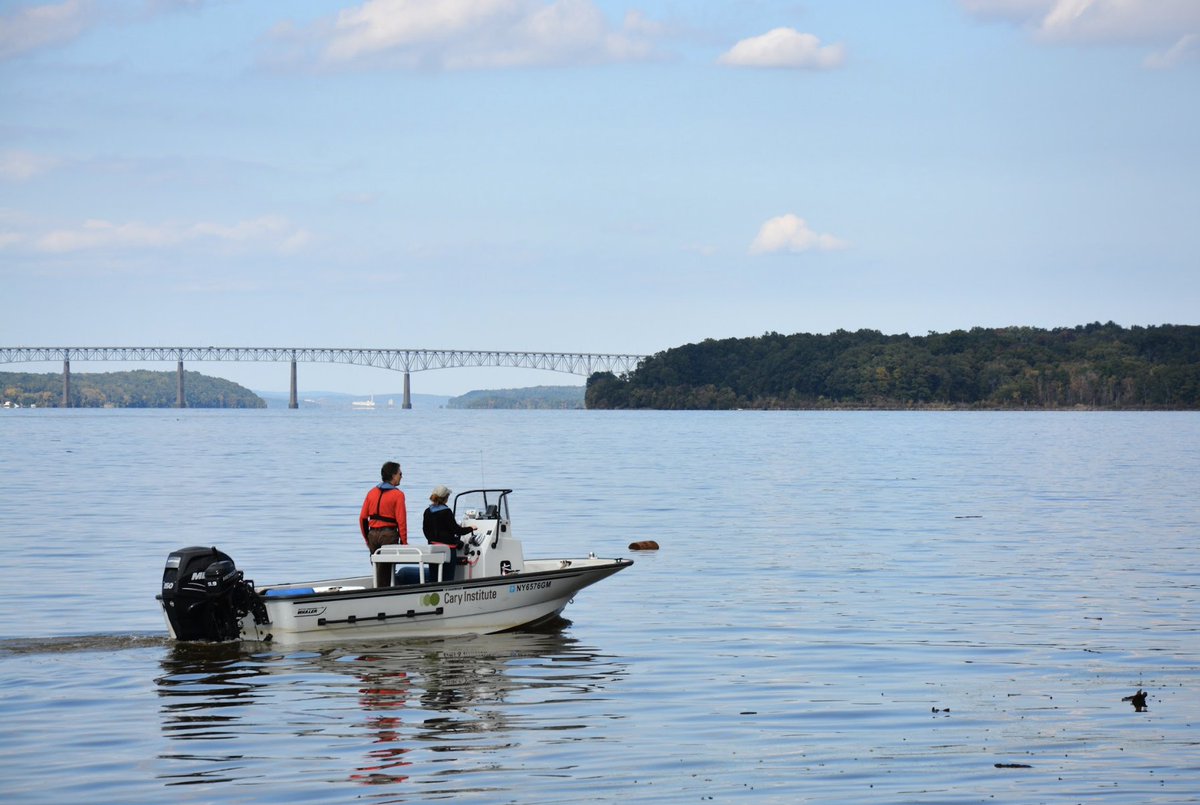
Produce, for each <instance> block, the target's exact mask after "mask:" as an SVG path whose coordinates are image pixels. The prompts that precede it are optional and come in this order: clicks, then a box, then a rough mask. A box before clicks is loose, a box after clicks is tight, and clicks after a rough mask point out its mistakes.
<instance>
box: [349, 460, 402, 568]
mask: <svg viewBox="0 0 1200 805" xmlns="http://www.w3.org/2000/svg"><path fill="white" fill-rule="evenodd" d="M379 475H380V477H381V478H382V480H381V481H380V482H379V484H377V485H376V486H373V487H371V489H370V491H368V492H367V497H366V498H365V499H364V500H363V505H362V511H360V512H359V513H358V527H359V530H361V531H362V535H363V539H364V540H366V542H367V550H369V551H370V552H371V553H375V551H376V550H378V549H379V547H380V546H381V545H395V544H397V543H399V544H400V545H407V544H408V510H407V508H406V506H407V504H406V501H405V500H404V493H403V492H402V491H400V487H399V483H400V478H401V477H402V476H403V475H404V473H402V472H401V471H400V465H399V464H397V463H396V462H395V461H388V462H386V463H385V464H384V465H383V467H381V468H380V470H379Z"/></svg>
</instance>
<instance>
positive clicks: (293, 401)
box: [288, 358, 300, 408]
mask: <svg viewBox="0 0 1200 805" xmlns="http://www.w3.org/2000/svg"><path fill="white" fill-rule="evenodd" d="M299 407H300V401H299V399H297V397H296V359H295V358H292V384H291V393H290V394H289V395H288V408H299Z"/></svg>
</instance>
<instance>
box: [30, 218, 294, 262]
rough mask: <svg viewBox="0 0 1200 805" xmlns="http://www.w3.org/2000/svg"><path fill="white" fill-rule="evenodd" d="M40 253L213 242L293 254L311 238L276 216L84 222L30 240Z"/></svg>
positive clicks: (146, 247)
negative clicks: (234, 219) (154, 222)
mask: <svg viewBox="0 0 1200 805" xmlns="http://www.w3.org/2000/svg"><path fill="white" fill-rule="evenodd" d="M31 240H32V242H33V245H34V248H35V249H36V250H37V251H40V252H48V253H52V254H64V253H69V252H83V251H95V250H100V249H135V250H154V249H164V248H169V247H172V246H178V245H181V244H185V243H195V242H198V243H215V244H220V245H239V246H250V247H258V248H266V249H269V250H273V251H279V252H295V251H298V250H299V249H301V248H303V247H304V246H305V245H306V244H307V243H308V242H309V241H310V240H311V235H310V234H309V233H308V232H306V231H305V230H303V229H300V228H298V227H296V226H293V225H292V224H291V223H290V222H288V220H287V219H286V218H284V217H282V216H278V215H265V216H262V217H260V218H254V219H251V220H246V221H239V222H237V223H235V224H232V225H226V224H216V223H211V222H204V221H202V222H199V223H194V224H187V225H182V224H173V223H168V224H160V225H152V224H146V223H142V222H140V221H133V222H129V223H122V224H118V223H113V222H111V221H103V220H97V219H93V220H88V221H85V222H84V223H83V224H82V225H80V226H79V227H76V228H74V229H58V230H55V231H52V232H47V233H45V234H43V235H40V236H37V237H35V238H32V239H31Z"/></svg>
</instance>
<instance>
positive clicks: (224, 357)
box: [0, 347, 646, 408]
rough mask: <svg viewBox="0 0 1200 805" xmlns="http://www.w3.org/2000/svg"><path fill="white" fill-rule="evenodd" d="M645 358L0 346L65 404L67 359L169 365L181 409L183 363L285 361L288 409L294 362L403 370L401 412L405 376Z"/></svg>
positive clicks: (581, 371)
mask: <svg viewBox="0 0 1200 805" xmlns="http://www.w3.org/2000/svg"><path fill="white" fill-rule="evenodd" d="M645 358H646V356H645V355H616V354H597V353H583V352H496V351H489V350H467V349H358V348H329V347H0V364H5V363H39V362H41V363H44V362H48V361H55V362H57V361H62V365H63V394H62V405H63V407H64V408H69V407H70V405H71V361H72V360H75V361H124V362H139V361H175V362H176V396H175V405H176V407H178V408H184V407H186V405H185V403H184V395H183V363H184V361H276V362H289V363H291V369H292V371H291V394H290V395H289V398H288V407H289V408H299V407H300V405H299V400H298V399H297V395H296V364H297V363H301V362H307V363H347V364H353V365H355V366H374V367H377V368H379V369H391V370H393V371H397V372H401V371H402V372H404V402H403V406H402V407H404V408H412V399H411V396H410V394H409V373H411V372H422V371H426V370H430V369H454V368H460V367H472V366H507V367H512V368H517V369H547V370H549V371H552V372H566V373H568V374H574V375H583V376H584V377H588V376H590V375H591V374H593V373H594V372H613V373H614V374H621V373H627V372H632V371H633V370H634V369H636V368H637V365H638V363H640V362H641V361H642V360H643V359H645Z"/></svg>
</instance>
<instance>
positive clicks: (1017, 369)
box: [586, 322, 1200, 410]
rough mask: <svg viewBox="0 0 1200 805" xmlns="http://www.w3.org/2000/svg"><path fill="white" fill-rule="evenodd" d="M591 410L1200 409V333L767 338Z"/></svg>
mask: <svg viewBox="0 0 1200 805" xmlns="http://www.w3.org/2000/svg"><path fill="white" fill-rule="evenodd" d="M586 399H587V407H588V408H602V409H603V408H657V409H702V410H713V409H733V408H759V409H811V408H838V409H841V408H855V409H862V408H870V409H912V408H922V409H987V410H992V409H1001V410H1005V409H1044V410H1055V409H1075V408H1087V409H1104V410H1196V409H1200V326H1191V325H1171V324H1167V325H1161V326H1152V327H1131V328H1128V329H1126V328H1123V327H1121V326H1120V325H1117V324H1114V323H1113V322H1108V323H1107V324H1100V323H1099V322H1096V323H1092V324H1088V325H1080V326H1077V327H1062V328H1056V329H1050V330H1045V329H1039V328H1034V327H1006V328H998V329H985V328H982V327H976V328H973V329H971V330H969V331H966V330H955V331H952V332H949V333H935V332H931V333H929V334H928V335H925V336H910V335H908V334H900V335H884V334H883V333H881V332H879V331H877V330H859V331H857V332H848V331H845V330H838V331H837V332H834V333H830V334H828V335H823V334H810V333H797V334H794V335H781V334H779V333H774V332H772V333H766V334H765V335H763V336H760V337H757V338H728V339H722V340H713V339H708V340H706V341H703V342H701V343H699V344H687V345H684V346H681V347H675V348H673V349H668V350H665V351H663V352H659V353H657V354H655V355H653V356H651V357H649V358H647V359H646V360H644V361H643V362H642V363H641V364H640V365H639V366H638V368H637V369H636V370H634V371H633V372H631V373H629V374H628V375H624V376H621V377H617V376H615V375H613V374H612V373H609V372H600V373H596V374H594V375H592V376H591V377H590V378H589V379H588V385H587V395H586Z"/></svg>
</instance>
